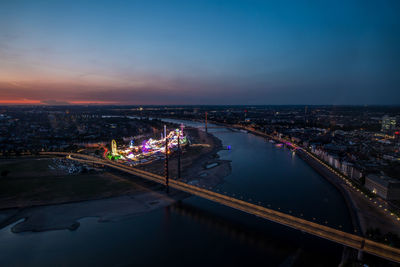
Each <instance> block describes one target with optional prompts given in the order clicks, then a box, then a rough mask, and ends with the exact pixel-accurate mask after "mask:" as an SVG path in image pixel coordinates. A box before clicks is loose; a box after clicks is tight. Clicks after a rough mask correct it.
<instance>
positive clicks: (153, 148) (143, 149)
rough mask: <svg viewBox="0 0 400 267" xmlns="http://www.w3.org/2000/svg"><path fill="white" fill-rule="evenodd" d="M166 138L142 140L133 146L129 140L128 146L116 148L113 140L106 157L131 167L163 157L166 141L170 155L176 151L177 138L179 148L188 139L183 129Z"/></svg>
mask: <svg viewBox="0 0 400 267" xmlns="http://www.w3.org/2000/svg"><path fill="white" fill-rule="evenodd" d="M166 136H167V137H166V138H165V137H164V138H161V139H152V138H150V139H148V140H144V141H143V142H142V143H141V144H140V145H136V146H135V145H134V141H133V140H131V141H130V142H129V145H126V146H121V147H120V149H118V148H117V143H116V141H115V140H112V142H111V152H109V153H107V155H106V156H107V157H108V158H109V159H111V160H123V161H126V162H129V163H132V164H133V165H137V164H141V163H146V162H149V161H153V160H156V159H159V158H163V157H164V156H165V142H166V139H168V153H172V151H175V150H177V149H178V137H179V143H180V146H182V147H183V146H186V145H187V144H188V139H187V137H186V136H185V135H184V133H183V128H181V129H175V130H174V131H170V132H169V134H167V135H166Z"/></svg>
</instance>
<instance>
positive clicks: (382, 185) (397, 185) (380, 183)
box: [365, 174, 400, 200]
mask: <svg viewBox="0 0 400 267" xmlns="http://www.w3.org/2000/svg"><path fill="white" fill-rule="evenodd" d="M365 187H366V188H367V189H368V190H370V191H371V192H373V193H374V194H376V195H378V196H380V197H381V198H383V199H386V200H396V199H400V182H399V181H397V180H395V179H392V178H390V177H388V176H385V175H380V176H378V175H375V174H369V175H367V177H365Z"/></svg>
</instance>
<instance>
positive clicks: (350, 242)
mask: <svg viewBox="0 0 400 267" xmlns="http://www.w3.org/2000/svg"><path fill="white" fill-rule="evenodd" d="M40 154H42V155H62V156H67V157H68V158H70V159H72V160H76V161H80V162H84V163H95V164H102V165H105V166H108V167H111V168H114V169H118V170H120V171H123V172H127V173H130V174H133V175H135V176H139V177H141V178H144V179H146V180H150V181H153V182H156V183H160V184H163V185H165V179H164V177H162V176H160V175H156V174H153V173H149V172H146V171H143V170H139V169H136V168H132V167H128V166H126V165H123V164H120V163H117V162H113V161H109V160H105V159H100V158H96V157H92V156H88V155H83V154H77V153H63V152H42V153H40ZM169 186H170V187H171V188H174V189H177V190H181V191H184V192H187V193H190V194H193V195H196V196H199V197H202V198H205V199H208V200H211V201H214V202H217V203H220V204H223V205H225V206H228V207H232V208H234V209H237V210H241V211H244V212H247V213H249V214H253V215H256V216H259V217H261V218H264V219H267V220H270V221H273V222H277V223H280V224H282V225H286V226H289V227H291V228H294V229H297V230H301V231H304V232H306V233H309V234H312V235H315V236H319V237H321V238H324V239H328V240H331V241H333V242H336V243H339V244H342V245H346V246H348V247H352V248H355V249H358V250H362V251H365V252H367V253H370V254H373V255H376V256H379V257H382V258H385V259H388V260H391V261H394V262H400V249H398V248H394V247H390V246H387V245H384V244H381V243H378V242H375V241H372V240H368V239H366V238H364V237H361V236H358V235H354V234H350V233H346V232H343V231H340V230H337V229H334V228H331V227H328V226H325V225H320V224H317V223H314V222H310V221H307V220H304V219H301V218H298V217H295V216H292V215H289V214H285V213H282V212H279V211H275V210H272V209H268V208H265V207H263V206H259V205H256V204H252V203H249V202H246V201H243V200H240V199H236V198H233V197H230V196H226V195H223V194H220V193H216V192H213V191H210V190H207V189H203V188H199V187H197V186H193V185H189V184H186V183H183V182H180V181H176V180H170V181H169Z"/></svg>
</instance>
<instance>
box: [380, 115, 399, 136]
mask: <svg viewBox="0 0 400 267" xmlns="http://www.w3.org/2000/svg"><path fill="white" fill-rule="evenodd" d="M395 129H396V117H389V116H387V115H385V116H383V117H382V129H381V131H382V132H390V131H393V130H395Z"/></svg>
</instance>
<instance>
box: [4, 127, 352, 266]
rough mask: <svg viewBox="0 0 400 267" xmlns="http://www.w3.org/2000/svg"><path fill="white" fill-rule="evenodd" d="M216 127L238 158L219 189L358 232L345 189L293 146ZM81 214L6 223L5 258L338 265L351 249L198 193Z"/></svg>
mask: <svg viewBox="0 0 400 267" xmlns="http://www.w3.org/2000/svg"><path fill="white" fill-rule="evenodd" d="M168 121H171V122H178V123H180V122H182V121H176V120H168ZM184 123H185V124H187V125H191V126H200V125H201V124H200V123H196V122H187V121H186V122H184ZM209 132H210V133H213V134H214V135H215V136H216V137H218V138H219V139H220V140H221V141H222V143H223V145H224V146H228V145H229V146H230V147H231V149H230V150H222V151H220V152H219V153H218V154H219V156H220V158H221V159H225V160H230V161H231V166H232V172H231V174H230V175H228V176H227V177H225V182H224V183H222V184H221V185H219V186H218V190H219V191H221V192H227V193H228V194H230V195H232V194H235V196H236V197H242V198H243V199H245V200H249V201H251V202H254V203H261V204H262V205H265V206H268V207H271V208H272V209H276V210H280V211H282V212H286V213H291V214H293V215H296V216H299V217H303V218H305V219H308V220H314V221H316V222H318V223H322V224H326V225H328V226H331V227H335V228H337V229H342V230H346V231H350V232H351V220H350V216H349V212H348V208H347V206H346V203H345V201H344V199H343V197H342V196H341V194H340V193H339V192H338V191H337V190H336V188H335V187H334V186H332V185H331V184H330V183H329V182H327V181H326V180H325V179H324V178H323V177H321V176H320V175H319V174H318V173H316V172H315V171H314V170H313V169H312V168H311V167H310V166H308V165H307V164H306V163H305V162H304V161H303V160H302V159H300V158H299V157H298V156H296V154H295V153H293V152H292V151H291V150H290V149H289V148H286V147H280V148H278V147H276V146H275V144H273V143H270V142H268V141H267V140H265V139H264V138H262V137H258V136H255V135H253V134H248V133H244V132H239V131H232V130H229V129H226V128H221V129H210V130H209ZM204 179H206V177H205V178H204ZM79 222H80V227H79V228H78V229H77V230H75V231H69V230H57V231H47V232H41V233H31V232H28V233H19V234H14V233H12V232H11V231H10V229H11V227H12V225H9V226H7V227H5V228H3V229H0V240H1V242H0V251H1V255H0V266H8V265H13V266H19V265H30V266H33V265H35V266H54V265H55V263H58V264H56V265H61V266H69V265H74V266H77V265H79V266H83V265H85V266H87V265H96V266H110V265H112V266H124V265H145V264H146V265H152V266H160V265H175V266H193V265H201V266H204V265H264V266H266V265H268V266H291V264H292V263H293V262H295V263H296V265H297V266H299V265H301V266H302V265H306V266H321V265H323V266H337V265H338V264H339V262H340V261H341V257H342V250H343V246H340V245H337V244H334V243H332V242H330V241H326V240H322V239H320V238H317V237H313V236H310V235H308V234H305V233H302V232H300V231H297V230H293V229H290V228H288V227H285V226H281V225H278V224H276V223H272V222H269V221H266V220H264V219H260V218H257V217H255V216H252V215H249V214H245V213H243V212H240V211H236V210H233V209H231V208H228V207H224V206H222V205H219V204H215V203H212V202H210V201H208V200H204V199H200V198H198V197H190V198H187V199H185V200H183V201H182V202H181V203H177V204H174V205H172V206H170V207H166V208H164V209H158V210H155V211H152V212H149V213H145V214H141V215H137V216H134V217H132V218H126V219H124V220H121V221H117V222H107V223H105V222H98V219H97V218H83V219H81V220H80V221H79Z"/></svg>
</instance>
